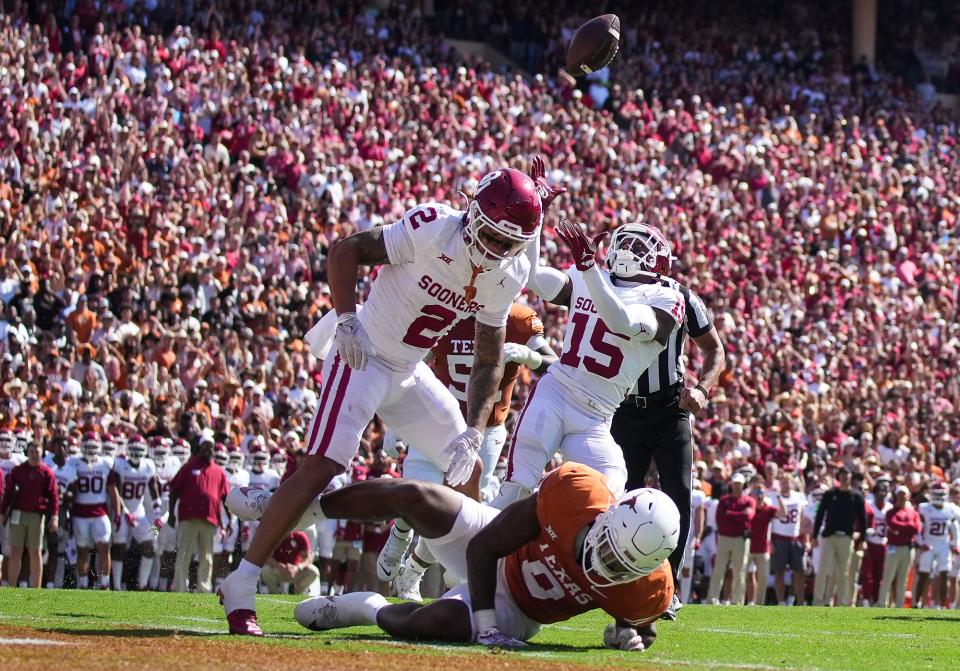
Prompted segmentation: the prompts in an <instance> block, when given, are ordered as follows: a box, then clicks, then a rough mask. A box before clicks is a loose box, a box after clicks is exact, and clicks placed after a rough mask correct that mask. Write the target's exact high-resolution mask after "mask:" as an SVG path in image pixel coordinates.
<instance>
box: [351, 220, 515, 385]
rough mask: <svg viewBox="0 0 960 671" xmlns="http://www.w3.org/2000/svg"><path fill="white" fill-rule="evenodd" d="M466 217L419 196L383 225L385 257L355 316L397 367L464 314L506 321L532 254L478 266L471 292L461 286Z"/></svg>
mask: <svg viewBox="0 0 960 671" xmlns="http://www.w3.org/2000/svg"><path fill="white" fill-rule="evenodd" d="M464 216H465V213H464V212H462V211H460V210H454V209H453V208H451V207H449V206H447V205H444V204H442V203H424V204H421V205H418V206H417V207H415V208H413V209H412V210H409V211H407V213H406V214H405V215H404V217H403V220H402V221H398V222H396V223H394V224H390V225H388V226H385V227H384V229H383V238H384V242H385V245H386V248H387V255H388V257H389V259H390V264H389V265H386V266H383V267H382V268H381V269H380V274H379V275H378V277H377V279H376V281H374V283H373V287H372V289H371V291H370V296H369V298H368V299H367V301H366V303H365V304H364V310H363V311H362V312H361V313H359V315H358V316H359V318H360V321H361V323H362V324H363V328H364V330H365V331H366V332H367V334H368V336H369V337H370V340H371V341H372V343H373V347H374V349H375V350H376V353H377V356H378V357H380V358H381V359H382V360H384V361H385V362H386V363H388V364H392V365H393V366H394V367H397V368H409V367H411V366H412V365H414V364H416V363H417V362H419V361H420V360H422V359H423V357H424V355H425V354H426V353H427V351H428V350H429V349H430V348H432V347H433V346H434V344H436V342H437V340H439V339H440V338H441V337H442V336H443V335H444V334H445V333H446V332H447V331H448V330H449V329H450V328H451V327H452V326H453V325H454V323H456V322H458V321H460V320H462V319H465V318H467V317H475V318H476V319H477V320H479V321H480V322H481V323H482V324H486V325H488V326H494V327H499V326H503V325H504V324H505V323H506V322H507V315H508V313H509V311H510V306H511V304H512V303H513V299H514V297H516V296H517V294H518V293H520V289H521V288H522V287H523V285H524V284H525V283H526V281H527V274H528V273H529V269H530V265H529V261H528V260H527V258H526V257H525V256H522V255H521V256H518V257H511V258H509V259H506V260H504V261H502V262H501V264H500V266H499V267H497V268H492V269H489V270H486V271H485V272H482V273H480V274H479V276H477V277H476V281H475V288H476V295H475V296H474V297H472V298H471V299H468V297H467V293H468V292H467V291H466V289H465V287H466V286H467V284H468V282H469V280H470V277H471V275H472V269H473V266H472V264H471V261H470V253H469V250H468V248H467V245H466V243H465V242H464V240H463V235H462V233H461V222H462V221H463V220H464ZM400 334H402V335H400ZM398 335H399V336H400V337H398Z"/></svg>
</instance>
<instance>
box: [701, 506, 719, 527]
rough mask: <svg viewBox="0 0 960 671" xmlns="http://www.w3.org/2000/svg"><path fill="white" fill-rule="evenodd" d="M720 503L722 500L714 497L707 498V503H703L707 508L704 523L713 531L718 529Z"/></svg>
mask: <svg viewBox="0 0 960 671" xmlns="http://www.w3.org/2000/svg"><path fill="white" fill-rule="evenodd" d="M718 505H720V500H719V499H714V498H709V499H707V501H706V503H704V504H703V506H704V508H705V509H706V512H705V517H704V521H703V523H704V524H705V525H706V526H707V527H709V528H710V529H712V530H713V531H716V530H717V506H718Z"/></svg>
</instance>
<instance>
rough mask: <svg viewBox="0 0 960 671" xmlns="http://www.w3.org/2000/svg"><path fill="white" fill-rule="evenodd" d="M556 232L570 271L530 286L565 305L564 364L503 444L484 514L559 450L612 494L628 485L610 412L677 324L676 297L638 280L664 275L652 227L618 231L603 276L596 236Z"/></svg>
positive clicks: (536, 475) (531, 482) (663, 257)
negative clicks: (502, 473) (500, 479)
mask: <svg viewBox="0 0 960 671" xmlns="http://www.w3.org/2000/svg"><path fill="white" fill-rule="evenodd" d="M557 233H558V234H559V236H560V237H561V238H562V239H563V240H564V241H565V242H566V243H567V245H568V246H569V247H570V251H571V253H572V255H573V259H574V263H575V265H576V268H570V269H569V270H568V271H567V272H566V274H563V273H561V272H559V271H557V270H553V269H550V268H537V270H536V273H535V277H531V281H530V287H531V288H532V289H533V290H534V291H536V292H537V293H538V294H539V295H540V297H541V298H543V299H545V300H548V301H550V302H552V303H556V304H558V305H568V306H569V307H570V314H569V317H568V321H567V327H566V331H565V333H564V341H563V355H562V356H561V357H560V360H559V361H558V362H557V363H555V364H554V365H552V366H550V369H549V370H548V371H547V373H546V375H544V376H543V377H542V378H540V381H539V382H538V383H537V386H536V387H534V388H533V389H532V390H531V391H530V396H529V397H528V398H527V402H526V405H524V408H523V410H522V411H521V413H520V418H519V419H518V420H517V427H516V429H515V430H514V433H513V438H512V440H511V442H510V452H509V455H510V456H509V463H508V466H507V479H506V481H505V482H504V483H503V486H502V487H501V489H500V495H499V496H498V497H497V498H496V499H495V500H494V502H493V503H492V505H493V506H494V507H496V508H504V507H506V506H507V505H509V504H510V503H512V502H513V501H516V500H518V499H520V498H522V497H524V496H526V495H527V494H529V493H530V491H532V490H533V488H534V487H535V486H536V485H537V483H538V482H539V481H540V478H541V477H542V476H543V470H544V467H545V466H546V465H547V462H549V461H550V459H551V458H552V457H553V454H554V452H556V451H558V450H559V451H560V453H561V454H562V455H563V457H564V459H566V460H567V461H576V462H579V463H582V464H585V465H587V466H590V467H591V468H594V469H596V470H598V471H600V472H601V473H602V474H603V475H604V476H605V477H606V478H607V481H608V482H609V483H610V486H611V487H613V488H614V492H615V493H616V494H617V495H619V494H621V493H623V488H624V485H625V484H626V481H627V469H626V465H625V464H624V461H623V453H622V452H621V450H620V447H619V446H618V445H617V444H616V442H615V441H614V440H613V437H612V436H611V435H610V422H611V420H612V418H613V413H614V411H615V410H616V409H617V406H619V405H620V402H621V401H622V400H623V398H624V397H625V396H626V394H627V392H628V391H629V389H630V387H632V386H633V384H634V383H635V382H636V381H637V378H638V377H640V374H641V373H643V371H644V370H646V368H647V366H649V365H650V362H652V361H653V360H654V359H655V358H656V357H657V356H658V355H659V354H660V352H661V351H663V348H664V347H665V346H666V343H667V340H668V338H669V337H670V334H671V333H672V332H673V331H674V329H676V328H677V325H678V324H681V323H683V315H684V305H685V303H684V298H683V295H682V294H680V292H678V291H675V290H674V289H671V288H669V287H665V286H662V285H661V284H659V283H653V284H646V283H644V282H643V280H645V279H647V278H648V277H650V276H651V275H652V276H655V277H656V276H659V275H662V274H666V273H667V272H669V269H670V262H671V253H670V245H669V243H667V240H666V238H664V237H663V235H662V234H661V233H660V231H658V230H657V229H655V228H652V227H650V226H644V225H642V224H626V225H623V226H620V227H619V228H617V229H616V231H614V234H613V239H612V241H611V244H610V252H609V255H608V257H607V266H608V268H609V272H604V271H601V270H600V268H599V267H598V266H597V264H596V259H595V257H596V254H597V245H598V244H599V242H600V239H601V238H602V237H603V235H601V236H597V237H595V238H594V239H593V240H590V239H589V238H587V236H586V234H585V233H584V232H583V230H582V229H581V227H580V226H579V225H576V224H573V223H572V222H570V221H563V222H561V224H560V225H559V226H558V227H557Z"/></svg>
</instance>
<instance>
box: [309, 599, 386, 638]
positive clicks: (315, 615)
mask: <svg viewBox="0 0 960 671" xmlns="http://www.w3.org/2000/svg"><path fill="white" fill-rule="evenodd" d="M387 603H388V602H387V600H386V599H385V598H384V597H382V596H381V595H379V594H377V593H376V592H351V593H349V594H344V595H342V596H315V597H313V598H311V599H306V600H305V601H301V602H300V603H298V604H297V607H296V608H295V609H294V611H293V615H294V617H295V618H296V620H297V622H299V623H300V624H301V625H302V626H304V627H306V628H307V629H310V630H311V631H327V630H329V629H343V628H344V627H358V626H363V625H371V624H376V614H377V611H378V610H379V609H380V608H382V607H383V606H386V605H387Z"/></svg>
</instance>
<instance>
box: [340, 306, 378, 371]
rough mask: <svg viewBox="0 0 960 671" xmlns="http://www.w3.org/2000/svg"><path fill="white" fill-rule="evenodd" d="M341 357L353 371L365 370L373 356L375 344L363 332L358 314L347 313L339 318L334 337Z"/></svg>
mask: <svg viewBox="0 0 960 671" xmlns="http://www.w3.org/2000/svg"><path fill="white" fill-rule="evenodd" d="M333 342H334V344H336V346H337V352H338V353H339V354H340V357H341V358H342V359H343V360H344V361H346V362H347V365H348V366H350V368H352V369H353V370H364V369H365V368H366V367H367V359H369V358H370V357H371V356H373V354H374V351H373V343H371V342H370V338H369V337H368V336H367V332H366V331H364V330H363V324H361V323H360V320H359V319H358V318H357V313H356V312H345V313H344V314H342V315H339V316H338V317H337V332H336V334H335V335H334V336H333Z"/></svg>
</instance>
